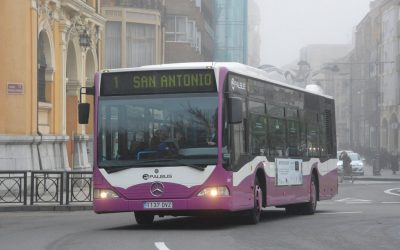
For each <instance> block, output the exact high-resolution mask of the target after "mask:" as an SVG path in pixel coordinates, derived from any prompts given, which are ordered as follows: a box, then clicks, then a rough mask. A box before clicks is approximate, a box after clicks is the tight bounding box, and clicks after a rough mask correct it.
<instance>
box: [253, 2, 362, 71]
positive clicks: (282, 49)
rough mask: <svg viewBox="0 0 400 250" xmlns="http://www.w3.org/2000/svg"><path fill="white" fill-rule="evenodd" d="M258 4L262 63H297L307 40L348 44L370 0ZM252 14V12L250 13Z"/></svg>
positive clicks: (282, 64) (310, 42) (318, 42)
mask: <svg viewBox="0 0 400 250" xmlns="http://www.w3.org/2000/svg"><path fill="white" fill-rule="evenodd" d="M255 2H256V3H257V4H258V5H259V6H260V17H261V25H260V36H261V56H260V59H261V65H262V64H272V65H275V66H278V67H281V66H284V65H286V64H289V63H293V62H295V63H297V62H296V59H298V57H299V51H300V49H301V48H302V47H304V46H306V45H309V44H351V43H352V40H353V29H354V27H355V26H356V25H357V24H358V23H359V22H360V21H361V20H362V19H363V17H364V16H365V15H366V14H367V13H368V11H369V3H370V1H369V0H301V1H298V0H255ZM250 15H251V13H250Z"/></svg>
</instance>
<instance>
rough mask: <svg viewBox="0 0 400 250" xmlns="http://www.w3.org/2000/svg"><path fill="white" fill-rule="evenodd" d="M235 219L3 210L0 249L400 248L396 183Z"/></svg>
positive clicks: (354, 188) (347, 189)
mask: <svg viewBox="0 0 400 250" xmlns="http://www.w3.org/2000/svg"><path fill="white" fill-rule="evenodd" d="M235 219H236V218H231V217H227V218H192V217H181V218H173V217H168V218H157V219H156V222H155V224H154V225H153V226H151V227H141V226H138V225H137V224H136V222H135V220H134V216H133V214H129V213H124V214H106V215H96V214H94V213H93V212H91V211H82V212H29V213H27V212H15V213H0V249H1V250H14V249H15V250H24V249H29V250H34V249H40V250H42V249H44V250H66V249H73V250H78V249H85V250H89V249H107V250H118V249H129V250H132V249H145V250H147V249H149V250H157V249H159V250H167V249H170V250H200V249H201V250H203V249H206V250H213V249H218V250H224V249H227V250H228V249H229V250H232V249H274V250H276V249H318V250H321V249H352V250H355V249H390V250H394V249H400V182H397V183H388V182H356V183H355V184H351V183H344V184H341V185H340V190H339V195H338V196H336V197H335V198H334V199H333V200H331V201H324V202H319V203H318V212H317V213H316V214H315V215H312V216H289V215H286V214H285V212H284V210H283V209H275V208H269V209H267V210H266V211H265V212H264V213H263V216H262V221H261V222H260V223H259V224H258V225H255V226H250V225H244V224H243V223H240V222H237V221H236V220H235Z"/></svg>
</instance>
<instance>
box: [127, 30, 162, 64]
mask: <svg viewBox="0 0 400 250" xmlns="http://www.w3.org/2000/svg"><path fill="white" fill-rule="evenodd" d="M126 50H127V53H126V55H127V57H126V66H127V67H138V66H143V65H150V64H154V63H155V51H156V29H155V26H154V25H149V24H137V23H127V24H126Z"/></svg>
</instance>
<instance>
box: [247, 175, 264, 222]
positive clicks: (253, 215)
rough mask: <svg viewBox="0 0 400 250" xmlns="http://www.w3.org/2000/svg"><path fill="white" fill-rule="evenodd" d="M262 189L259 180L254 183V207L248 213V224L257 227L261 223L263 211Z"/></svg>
mask: <svg viewBox="0 0 400 250" xmlns="http://www.w3.org/2000/svg"><path fill="white" fill-rule="evenodd" d="M262 197H263V193H262V189H261V186H260V182H259V180H258V178H256V180H255V182H254V207H253V209H251V210H250V211H248V212H247V215H246V223H247V224H251V225H255V224H257V223H258V222H259V221H260V217H261V209H262Z"/></svg>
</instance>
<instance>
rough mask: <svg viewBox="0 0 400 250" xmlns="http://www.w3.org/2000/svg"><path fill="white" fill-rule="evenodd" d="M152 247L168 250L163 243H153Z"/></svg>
mask: <svg viewBox="0 0 400 250" xmlns="http://www.w3.org/2000/svg"><path fill="white" fill-rule="evenodd" d="M154 245H156V247H157V248H158V250H169V248H168V247H167V246H166V245H165V243H164V242H154Z"/></svg>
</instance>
